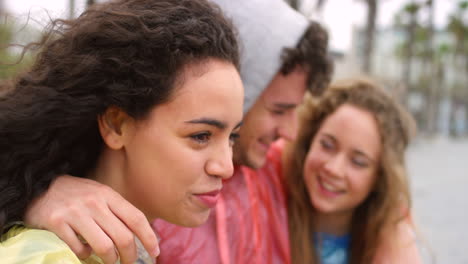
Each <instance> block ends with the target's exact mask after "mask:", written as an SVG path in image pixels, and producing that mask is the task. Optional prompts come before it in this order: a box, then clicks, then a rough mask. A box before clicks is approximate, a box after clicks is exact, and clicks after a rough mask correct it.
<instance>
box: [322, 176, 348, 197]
mask: <svg viewBox="0 0 468 264" xmlns="http://www.w3.org/2000/svg"><path fill="white" fill-rule="evenodd" d="M318 183H319V188H320V192H321V193H322V194H323V195H325V196H327V197H330V198H333V197H337V196H339V195H340V194H343V193H344V191H343V190H341V189H339V188H337V187H335V186H333V185H331V184H330V183H328V182H326V181H324V180H323V179H322V178H319V179H318Z"/></svg>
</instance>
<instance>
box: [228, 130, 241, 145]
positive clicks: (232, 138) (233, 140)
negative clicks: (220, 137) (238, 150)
mask: <svg viewBox="0 0 468 264" xmlns="http://www.w3.org/2000/svg"><path fill="white" fill-rule="evenodd" d="M239 137H240V135H239V133H231V135H229V141H230V143H231V146H232V145H234V143H236V140H237V139H238V138H239Z"/></svg>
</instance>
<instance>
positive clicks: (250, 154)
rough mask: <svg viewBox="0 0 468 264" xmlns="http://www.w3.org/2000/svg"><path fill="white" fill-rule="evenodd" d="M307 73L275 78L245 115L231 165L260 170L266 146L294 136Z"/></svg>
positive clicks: (264, 157)
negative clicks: (296, 113) (297, 108)
mask: <svg viewBox="0 0 468 264" xmlns="http://www.w3.org/2000/svg"><path fill="white" fill-rule="evenodd" d="M306 76H307V73H306V72H305V71H304V70H302V69H301V68H299V67H298V68H296V69H295V70H294V71H292V72H291V73H289V74H288V75H283V74H281V73H278V74H276V76H275V77H274V78H273V80H272V81H271V83H270V84H269V85H268V87H267V88H266V89H265V90H264V91H263V93H262V94H261V95H260V97H259V98H258V99H257V101H255V104H254V105H253V106H252V108H251V109H250V110H249V111H248V112H247V113H246V115H245V118H244V122H243V125H242V127H241V129H240V138H239V140H238V141H237V142H236V144H235V145H234V163H235V164H238V165H244V166H248V167H251V168H260V167H262V166H263V165H264V163H265V160H266V153H267V151H268V148H269V147H270V144H271V143H272V142H273V141H275V140H276V139H278V138H280V137H283V138H284V139H286V140H292V139H294V137H295V135H296V115H295V109H296V107H297V106H298V105H299V104H300V103H301V102H302V98H303V96H304V93H305V90H306Z"/></svg>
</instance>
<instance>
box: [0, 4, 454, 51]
mask: <svg viewBox="0 0 468 264" xmlns="http://www.w3.org/2000/svg"><path fill="white" fill-rule="evenodd" d="M3 1H4V6H5V8H6V9H7V10H8V11H9V12H10V13H12V14H14V15H15V16H19V17H27V14H28V12H31V17H33V18H35V20H36V21H37V22H38V23H40V25H45V24H47V21H48V19H47V13H46V12H45V10H47V11H48V13H49V14H50V16H51V17H67V16H68V10H69V8H68V3H69V1H68V0H40V1H31V0H3ZM233 1H235V0H233ZM419 1H421V0H419ZM85 2H86V0H75V7H76V10H77V11H76V13H78V14H79V13H80V12H81V11H82V10H83V9H84V6H85ZM313 2H314V0H305V2H304V7H306V8H305V9H307V5H310V4H311V3H313ZM363 2H364V1H362V0H327V3H326V5H325V6H324V8H323V11H322V15H320V16H319V15H318V14H316V13H313V12H312V14H310V17H311V18H312V19H317V20H319V21H320V22H322V23H323V24H324V25H325V26H326V27H327V29H328V30H329V32H330V43H331V47H332V48H333V49H336V50H341V51H346V50H347V49H349V48H350V46H351V41H352V39H351V36H352V34H351V33H352V29H353V26H362V25H364V22H365V18H366V6H365V5H364V4H363ZM379 2H380V7H379V10H378V13H379V14H378V15H379V16H378V21H377V23H378V26H380V27H385V26H390V25H391V24H392V21H393V17H394V16H395V14H396V12H398V11H399V10H400V9H401V8H402V6H403V5H404V4H405V3H408V2H409V0H379ZM434 2H435V10H436V12H435V24H436V25H438V26H442V25H444V24H446V21H447V19H446V17H447V14H448V13H450V12H451V10H453V8H454V6H455V3H457V2H458V1H457V0H435V1H434ZM309 10H310V9H309ZM309 13H311V12H309Z"/></svg>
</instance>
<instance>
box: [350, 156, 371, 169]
mask: <svg viewBox="0 0 468 264" xmlns="http://www.w3.org/2000/svg"><path fill="white" fill-rule="evenodd" d="M352 162H353V164H354V165H356V166H358V167H360V168H367V167H369V164H368V163H367V161H365V160H364V159H362V158H353V159H352Z"/></svg>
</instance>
